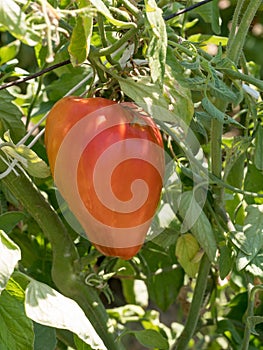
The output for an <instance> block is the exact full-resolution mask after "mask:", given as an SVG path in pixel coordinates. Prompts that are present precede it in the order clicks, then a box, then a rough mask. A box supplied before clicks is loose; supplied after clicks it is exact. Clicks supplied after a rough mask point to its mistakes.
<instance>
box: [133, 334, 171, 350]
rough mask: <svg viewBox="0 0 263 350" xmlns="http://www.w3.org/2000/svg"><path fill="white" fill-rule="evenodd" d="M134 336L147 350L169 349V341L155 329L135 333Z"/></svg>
mask: <svg viewBox="0 0 263 350" xmlns="http://www.w3.org/2000/svg"><path fill="white" fill-rule="evenodd" d="M133 334H134V335H135V337H136V339H137V340H138V341H139V342H140V343H141V344H142V345H143V346H145V347H147V348H158V349H160V350H163V349H169V343H168V340H167V339H165V338H164V337H163V336H162V335H161V334H160V333H159V332H157V331H155V330H153V329H144V330H142V331H135V332H133Z"/></svg>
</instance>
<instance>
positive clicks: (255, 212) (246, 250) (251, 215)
mask: <svg viewBox="0 0 263 350" xmlns="http://www.w3.org/2000/svg"><path fill="white" fill-rule="evenodd" d="M246 211H247V216H246V218H245V222H244V227H243V234H244V235H243V240H242V242H240V251H239V253H238V256H237V261H236V263H237V269H238V270H239V271H240V270H242V269H243V268H245V267H246V266H247V265H248V264H249V263H250V262H251V260H252V259H253V258H254V257H255V256H256V255H257V254H258V252H259V251H260V250H261V249H262V246H263V215H262V213H263V204H261V205H249V206H248V207H247V208H246Z"/></svg>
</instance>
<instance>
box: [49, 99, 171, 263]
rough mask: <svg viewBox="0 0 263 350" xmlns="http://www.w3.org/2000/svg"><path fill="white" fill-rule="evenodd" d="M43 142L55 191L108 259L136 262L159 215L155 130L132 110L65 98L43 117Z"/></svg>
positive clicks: (160, 166) (160, 155) (160, 158)
mask: <svg viewBox="0 0 263 350" xmlns="http://www.w3.org/2000/svg"><path fill="white" fill-rule="evenodd" d="M45 144H46V148H47V154H48V158H49V162H50V167H51V171H52V174H53V177H54V180H55V183H56V185H57V186H58V189H59V190H60V191H61V194H62V196H63V197H64V198H65V200H66V201H67V202H68V204H69V207H70V208H71V210H72V212H73V213H75V215H76V217H77V218H78V219H79V221H80V223H81V224H82V226H83V228H84V230H85V232H86V234H87V236H88V237H89V239H90V240H91V241H92V242H93V244H94V245H95V246H96V247H97V249H98V250H100V251H101V252H102V253H104V254H105V255H109V256H119V257H121V258H123V259H130V258H131V257H133V256H134V255H135V254H136V253H137V252H138V250H139V249H140V247H141V246H142V244H143V242H144V239H145V236H146V234H147V230H148V228H149V226H150V224H151V220H152V218H153V216H154V214H155V211H156V209H157V206H158V203H159V199H160V193H161V189H162V178H163V174H164V151H163V142H162V136H161V133H160V131H159V130H158V128H157V126H156V124H155V123H154V121H153V120H152V119H151V118H150V116H149V115H146V113H145V112H144V111H142V110H139V109H138V108H137V107H136V105H135V104H132V103H120V104H117V103H115V102H113V101H110V100H107V99H103V98H86V99H85V98H77V97H72V96H71V97H65V98H63V99H61V100H60V101H58V102H57V103H56V104H55V106H54V107H53V108H52V109H51V111H50V112H49V114H48V117H47V121H46V133H45Z"/></svg>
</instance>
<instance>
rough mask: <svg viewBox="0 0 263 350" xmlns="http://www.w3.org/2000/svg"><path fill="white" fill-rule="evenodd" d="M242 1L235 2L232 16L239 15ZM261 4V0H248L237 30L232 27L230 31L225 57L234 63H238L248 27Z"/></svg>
mask: <svg viewBox="0 0 263 350" xmlns="http://www.w3.org/2000/svg"><path fill="white" fill-rule="evenodd" d="M243 2H244V0H239V1H238V2H237V6H236V10H235V15H234V18H235V17H236V18H237V17H239V15H240V13H241V12H242V11H241V7H242V5H243ZM261 4H262V0H254V1H250V2H249V4H248V6H247V8H246V11H245V13H244V14H243V16H242V19H241V20H240V23H239V25H238V27H237V28H238V29H237V31H236V28H233V30H231V32H230V36H229V41H228V46H227V57H228V58H229V59H230V60H232V61H233V62H234V63H238V60H239V57H240V55H241V52H242V50H243V47H244V44H245V40H246V36H247V33H248V30H249V27H250V25H251V22H252V20H253V18H254V17H255V14H256V12H257V10H258V9H259V6H260V5H261ZM237 12H238V13H237ZM236 13H237V15H236Z"/></svg>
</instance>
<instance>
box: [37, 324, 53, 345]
mask: <svg viewBox="0 0 263 350" xmlns="http://www.w3.org/2000/svg"><path fill="white" fill-rule="evenodd" d="M34 335H35V340H34V350H44V349H48V350H55V349H56V345H57V339H56V330H55V329H54V328H51V327H47V326H43V325H41V324H39V323H36V322H34Z"/></svg>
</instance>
